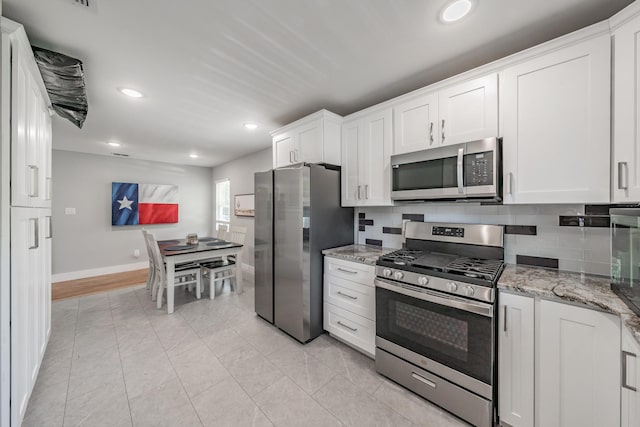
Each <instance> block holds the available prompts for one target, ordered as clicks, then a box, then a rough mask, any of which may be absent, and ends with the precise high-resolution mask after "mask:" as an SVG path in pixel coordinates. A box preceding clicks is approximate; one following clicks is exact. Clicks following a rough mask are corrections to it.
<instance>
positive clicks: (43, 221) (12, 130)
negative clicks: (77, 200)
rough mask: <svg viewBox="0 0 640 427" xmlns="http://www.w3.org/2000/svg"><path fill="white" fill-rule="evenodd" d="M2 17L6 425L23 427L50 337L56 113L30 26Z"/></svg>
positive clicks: (0, 212) (1, 296)
mask: <svg viewBox="0 0 640 427" xmlns="http://www.w3.org/2000/svg"><path fill="white" fill-rule="evenodd" d="M1 19H2V20H1V21H0V24H1V25H0V27H1V30H2V31H1V33H2V45H1V49H0V55H1V58H2V62H1V68H0V75H1V79H0V82H1V86H0V88H1V91H0V94H1V103H0V120H1V122H0V124H1V126H0V132H1V133H0V163H1V166H2V167H1V169H0V171H1V172H0V237H1V241H0V343H1V347H0V373H1V375H0V379H1V381H0V426H1V427H8V426H12V427H17V426H19V425H20V424H21V423H22V420H23V419H24V415H25V412H26V409H27V404H28V402H29V397H30V396H31V391H32V390H33V387H34V385H35V382H36V378H37V376H38V371H39V369H40V364H41V363H42V358H43V356H44V352H45V349H46V347H47V342H48V340H49V335H50V333H51V240H50V239H51V237H52V229H51V140H52V138H51V115H50V111H51V109H50V101H49V97H48V95H47V92H46V89H45V87H44V82H43V81H42V76H41V75H40V71H39V69H38V66H37V65H36V62H35V59H34V57H33V52H32V50H31V46H30V43H29V40H28V39H27V36H26V33H25V31H24V28H23V27H22V26H21V25H19V24H16V23H14V22H12V21H9V20H7V19H4V18H1Z"/></svg>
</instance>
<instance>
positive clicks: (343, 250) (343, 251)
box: [322, 245, 397, 265]
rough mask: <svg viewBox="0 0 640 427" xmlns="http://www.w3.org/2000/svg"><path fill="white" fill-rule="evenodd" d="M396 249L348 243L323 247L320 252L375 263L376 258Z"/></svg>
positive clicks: (365, 262) (345, 258)
mask: <svg viewBox="0 0 640 427" xmlns="http://www.w3.org/2000/svg"><path fill="white" fill-rule="evenodd" d="M396 250H397V249H392V248H383V247H382V246H373V245H348V246H341V247H339V248H332V249H325V250H323V251H322V253H323V254H324V255H326V256H330V257H334V258H340V259H344V260H347V261H353V262H359V263H362V264H369V265H375V263H376V261H377V260H378V258H379V257H380V256H382V255H385V254H388V253H389V252H393V251H396Z"/></svg>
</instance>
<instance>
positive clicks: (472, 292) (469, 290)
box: [464, 286, 475, 297]
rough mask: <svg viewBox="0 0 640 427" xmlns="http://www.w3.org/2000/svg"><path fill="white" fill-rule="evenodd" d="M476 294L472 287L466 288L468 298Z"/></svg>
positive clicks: (465, 292)
mask: <svg viewBox="0 0 640 427" xmlns="http://www.w3.org/2000/svg"><path fill="white" fill-rule="evenodd" d="M474 293H475V290H474V289H473V288H472V287H471V286H465V287H464V294H465V295H466V296H468V297H471V296H473V294H474Z"/></svg>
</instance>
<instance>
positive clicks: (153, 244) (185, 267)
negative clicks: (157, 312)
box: [147, 233, 201, 309]
mask: <svg viewBox="0 0 640 427" xmlns="http://www.w3.org/2000/svg"><path fill="white" fill-rule="evenodd" d="M147 239H148V240H149V246H150V249H151V254H152V260H153V264H154V265H153V268H154V272H155V274H154V275H155V279H154V282H153V286H152V290H151V299H152V300H153V301H157V307H158V308H159V309H160V308H162V296H163V293H164V290H165V289H166V288H167V270H166V268H165V265H164V261H163V259H162V254H161V253H160V247H159V246H158V242H157V241H156V239H155V237H154V236H153V234H151V233H147ZM174 279H175V282H174V286H192V285H195V291H196V298H197V299H200V293H201V279H200V266H199V265H197V264H182V265H176V267H175V274H174Z"/></svg>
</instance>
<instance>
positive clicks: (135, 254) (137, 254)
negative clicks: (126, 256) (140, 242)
mask: <svg viewBox="0 0 640 427" xmlns="http://www.w3.org/2000/svg"><path fill="white" fill-rule="evenodd" d="M133 256H134V257H136V258H140V249H134V250H133Z"/></svg>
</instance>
